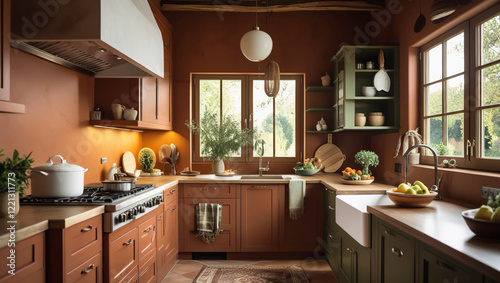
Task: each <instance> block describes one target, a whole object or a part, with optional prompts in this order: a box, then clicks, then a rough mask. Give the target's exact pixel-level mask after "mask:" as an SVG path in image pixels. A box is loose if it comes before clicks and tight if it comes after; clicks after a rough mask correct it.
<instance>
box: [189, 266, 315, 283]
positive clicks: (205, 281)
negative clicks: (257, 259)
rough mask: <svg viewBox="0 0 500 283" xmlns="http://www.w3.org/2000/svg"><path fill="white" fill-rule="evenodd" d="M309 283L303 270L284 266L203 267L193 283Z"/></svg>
mask: <svg viewBox="0 0 500 283" xmlns="http://www.w3.org/2000/svg"><path fill="white" fill-rule="evenodd" d="M215 282H218V283H269V282H273V283H309V282H310V281H309V278H308V277H307V275H306V274H305V273H304V270H302V268H300V267H298V266H284V265H263V266H258V265H221V266H217V265H213V266H208V265H205V266H203V268H202V269H201V270H200V273H198V275H197V276H196V278H195V279H194V280H193V283H215Z"/></svg>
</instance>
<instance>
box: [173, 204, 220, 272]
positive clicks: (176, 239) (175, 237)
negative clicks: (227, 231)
mask: <svg viewBox="0 0 500 283" xmlns="http://www.w3.org/2000/svg"><path fill="white" fill-rule="evenodd" d="M223 208H224V207H223ZM164 215H165V224H164V225H165V241H164V242H165V256H164V262H165V266H164V268H165V269H166V271H167V272H168V271H169V270H170V268H172V266H174V264H175V262H177V254H178V252H179V209H178V203H177V200H175V201H173V202H172V203H170V205H168V206H166V207H165V213H164ZM222 219H223V220H224V217H223V218H222ZM223 223H224V222H223Z"/></svg>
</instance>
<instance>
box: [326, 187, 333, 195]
mask: <svg viewBox="0 0 500 283" xmlns="http://www.w3.org/2000/svg"><path fill="white" fill-rule="evenodd" d="M325 191H327V192H329V193H330V194H334V193H335V191H332V190H330V189H329V188H327V187H325Z"/></svg>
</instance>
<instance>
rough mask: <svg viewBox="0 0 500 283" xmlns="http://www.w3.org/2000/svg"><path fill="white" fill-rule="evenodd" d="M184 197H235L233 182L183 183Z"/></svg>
mask: <svg viewBox="0 0 500 283" xmlns="http://www.w3.org/2000/svg"><path fill="white" fill-rule="evenodd" d="M183 191H184V194H183V195H184V197H185V198H203V199H206V198H236V185H234V184H184V188H183Z"/></svg>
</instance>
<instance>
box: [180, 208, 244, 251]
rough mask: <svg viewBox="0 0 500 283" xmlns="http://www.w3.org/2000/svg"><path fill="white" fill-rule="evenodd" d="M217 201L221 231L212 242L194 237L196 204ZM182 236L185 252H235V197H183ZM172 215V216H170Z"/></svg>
mask: <svg viewBox="0 0 500 283" xmlns="http://www.w3.org/2000/svg"><path fill="white" fill-rule="evenodd" d="M198 203H218V204H221V205H222V219H221V229H222V232H221V233H220V234H219V235H218V236H217V237H216V238H215V240H214V242H212V243H209V244H207V243H205V242H203V240H202V239H201V238H199V237H196V205H197V204H198ZM183 207H184V209H183V212H182V214H183V221H184V225H183V227H184V228H183V230H184V231H182V232H183V237H184V251H185V252H236V200H235V199H184V205H183ZM172 217H173V216H172Z"/></svg>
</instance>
